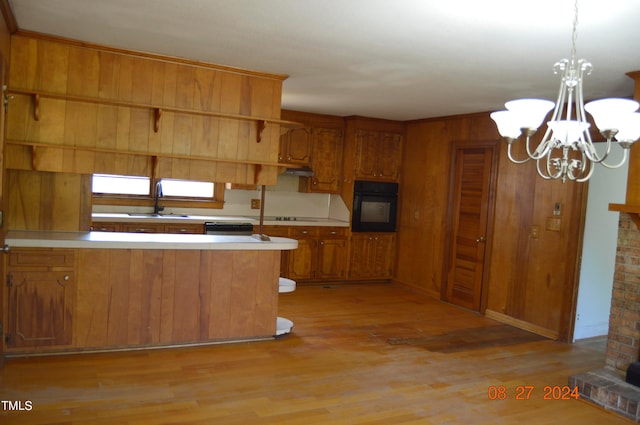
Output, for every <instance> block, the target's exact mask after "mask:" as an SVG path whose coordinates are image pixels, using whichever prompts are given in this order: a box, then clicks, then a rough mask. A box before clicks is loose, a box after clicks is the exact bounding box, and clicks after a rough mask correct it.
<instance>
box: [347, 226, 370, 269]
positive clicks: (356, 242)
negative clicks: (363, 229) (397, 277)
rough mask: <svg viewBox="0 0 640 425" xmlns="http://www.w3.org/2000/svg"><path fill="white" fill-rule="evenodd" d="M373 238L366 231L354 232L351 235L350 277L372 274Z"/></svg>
mask: <svg viewBox="0 0 640 425" xmlns="http://www.w3.org/2000/svg"><path fill="white" fill-rule="evenodd" d="M372 248H373V238H372V237H371V236H369V235H368V234H366V233H360V234H354V235H353V236H352V237H351V254H350V256H349V259H350V263H349V277H351V278H356V279H357V278H366V277H369V276H370V275H371V270H370V265H371V264H370V258H371V254H370V252H371V250H372Z"/></svg>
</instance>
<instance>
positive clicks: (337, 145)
mask: <svg viewBox="0 0 640 425" xmlns="http://www.w3.org/2000/svg"><path fill="white" fill-rule="evenodd" d="M342 145H343V136H342V130H338V129H334V128H314V129H313V150H312V152H313V155H312V161H311V169H312V170H313V173H314V176H313V177H312V178H311V181H310V183H311V185H310V187H309V191H310V192H320V193H340V183H341V182H342Z"/></svg>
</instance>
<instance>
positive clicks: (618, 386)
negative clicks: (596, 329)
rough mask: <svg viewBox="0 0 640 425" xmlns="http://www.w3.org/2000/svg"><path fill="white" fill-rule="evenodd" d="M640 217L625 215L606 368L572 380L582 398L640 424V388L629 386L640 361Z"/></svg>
mask: <svg viewBox="0 0 640 425" xmlns="http://www.w3.org/2000/svg"><path fill="white" fill-rule="evenodd" d="M637 217H638V215H637V214H635V217H634V215H633V214H630V213H625V212H621V213H620V220H619V227H618V248H617V252H616V266H615V273H614V277H613V292H612V297H611V313H610V318H609V334H608V342H607V351H606V356H605V365H604V367H603V368H602V369H597V370H594V371H590V372H586V373H582V374H579V375H574V376H571V377H569V385H570V386H572V387H573V386H577V387H578V389H579V391H580V396H581V398H583V399H585V400H588V401H591V402H593V403H595V404H597V405H599V406H601V407H603V408H605V409H608V410H612V411H615V412H617V413H619V414H621V415H623V416H626V417H628V418H631V419H633V420H635V421H636V422H640V387H636V386H633V385H631V384H628V383H627V382H625V373H626V370H627V368H628V367H629V364H631V363H633V362H637V361H638V359H639V357H640V230H638V226H637V225H636V223H635V222H634V218H637Z"/></svg>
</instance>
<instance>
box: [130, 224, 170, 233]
mask: <svg viewBox="0 0 640 425" xmlns="http://www.w3.org/2000/svg"><path fill="white" fill-rule="evenodd" d="M121 229H122V231H123V232H126V233H162V231H163V230H164V225H162V224H160V223H158V224H152V223H122V226H121Z"/></svg>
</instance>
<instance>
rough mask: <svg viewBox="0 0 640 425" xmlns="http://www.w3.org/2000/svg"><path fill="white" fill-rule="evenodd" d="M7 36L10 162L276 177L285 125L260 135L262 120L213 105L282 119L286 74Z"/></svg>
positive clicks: (224, 177) (213, 177)
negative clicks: (281, 134) (281, 108)
mask: <svg viewBox="0 0 640 425" xmlns="http://www.w3.org/2000/svg"><path fill="white" fill-rule="evenodd" d="M11 43H12V46H11V70H10V78H9V91H10V92H11V91H13V94H12V96H13V97H12V99H11V101H10V104H9V114H8V120H7V133H6V134H7V142H8V145H7V167H8V168H16V169H34V170H38V171H54V172H68V173H79V174H91V173H96V172H97V173H114V174H126V175H147V176H148V175H151V174H152V173H153V174H154V175H157V176H159V177H173V178H188V179H195V180H209V181H217V182H234V183H259V184H275V181H276V178H277V174H278V168H277V166H276V164H277V160H278V143H279V135H280V126H279V125H278V124H277V123H272V122H268V121H267V122H266V127H265V128H264V130H263V132H262V133H261V134H262V137H261V139H260V142H259V143H258V133H259V130H260V125H259V121H257V120H253V119H251V120H245V119H232V118H220V117H217V116H211V115H210V114H208V113H223V114H228V115H232V116H239V117H261V118H264V119H274V120H279V119H280V99H281V90H282V80H283V79H284V77H283V76H276V75H269V74H259V73H252V72H249V71H246V72H244V71H241V70H232V69H229V68H216V67H215V66H213V65H206V64H194V63H184V62H178V61H176V60H171V59H170V58H165V59H162V58H158V57H152V56H150V55H148V56H142V55H138V56H137V55H135V54H133V53H130V52H119V51H113V50H108V49H106V48H101V47H97V46H88V45H86V44H80V43H71V42H63V41H61V40H57V39H48V38H39V37H35V36H33V35H31V36H29V35H14V36H12V39H11ZM25 92H28V93H27V94H23V93H25ZM31 93H35V94H31ZM37 94H40V95H38V96H36V95H37ZM50 95H54V96H50ZM56 96H58V97H56ZM87 99H89V100H91V101H87ZM114 102H119V103H118V104H114ZM163 108H166V109H163ZM200 112H202V114H201V113H200ZM157 117H158V118H159V119H158V120H157V121H156V118H157ZM156 126H157V128H155V127H156ZM255 164H260V166H258V167H256V165H255Z"/></svg>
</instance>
